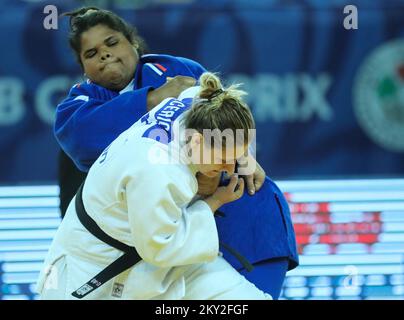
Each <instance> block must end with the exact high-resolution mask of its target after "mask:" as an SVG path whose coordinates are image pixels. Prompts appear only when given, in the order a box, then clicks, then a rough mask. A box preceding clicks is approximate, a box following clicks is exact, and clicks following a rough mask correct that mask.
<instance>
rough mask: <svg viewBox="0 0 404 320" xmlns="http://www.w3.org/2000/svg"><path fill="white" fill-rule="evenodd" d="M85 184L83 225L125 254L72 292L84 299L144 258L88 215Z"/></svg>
mask: <svg viewBox="0 0 404 320" xmlns="http://www.w3.org/2000/svg"><path fill="white" fill-rule="evenodd" d="M83 186H84V182H83V183H82V184H81V186H80V188H79V190H78V191H77V194H76V201H75V207H76V213H77V216H78V218H79V220H80V222H81V223H82V225H83V226H84V227H85V228H86V229H87V230H88V232H90V233H91V234H93V235H94V236H95V237H97V238H98V239H99V240H101V241H102V242H105V243H106V244H109V245H110V246H112V247H114V248H115V249H118V250H120V251H123V252H124V254H123V255H122V256H121V257H119V258H118V259H117V260H115V261H114V262H113V263H111V264H110V265H108V266H107V267H106V268H105V269H103V270H102V271H101V272H100V273H98V274H97V275H96V276H95V277H93V278H92V279H90V280H89V281H87V282H86V283H85V284H84V285H82V286H81V287H80V288H79V289H77V290H76V291H74V292H72V295H73V296H74V297H75V298H78V299H82V298H84V297H85V296H86V295H88V294H89V293H91V292H92V291H94V290H95V289H97V288H99V287H101V286H102V285H103V284H104V283H106V282H107V281H109V280H111V279H112V278H114V277H116V276H117V275H119V274H120V273H122V272H124V271H126V270H128V269H129V268H131V267H133V266H134V265H135V264H136V263H138V262H139V261H141V260H142V258H141V257H140V256H139V254H138V253H137V251H136V248H135V247H131V246H128V245H127V244H125V243H123V242H120V241H118V240H116V239H114V238H112V237H111V236H109V235H108V234H106V233H105V232H104V231H103V230H102V229H101V228H100V227H99V226H98V225H97V223H96V222H95V221H94V220H93V219H92V218H91V217H90V216H89V215H88V213H87V211H86V209H85V208H84V204H83ZM216 214H218V215H223V214H222V213H220V212H218V211H217V212H216ZM220 244H221V245H222V246H223V247H224V248H225V249H226V250H228V251H229V252H230V253H231V254H233V255H234V256H235V257H236V258H237V259H238V260H239V261H240V262H241V263H242V264H243V266H244V268H245V269H246V270H248V271H251V270H252V269H253V268H254V267H253V266H252V265H251V264H250V263H249V262H248V261H247V259H245V258H244V257H243V256H242V255H241V254H239V253H238V252H237V251H236V250H234V249H232V248H231V247H229V246H228V245H226V244H224V243H222V242H220Z"/></svg>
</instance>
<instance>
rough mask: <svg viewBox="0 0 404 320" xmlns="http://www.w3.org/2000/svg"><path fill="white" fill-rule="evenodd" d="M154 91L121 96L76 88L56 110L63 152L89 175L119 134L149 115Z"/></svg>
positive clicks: (92, 88)
mask: <svg viewBox="0 0 404 320" xmlns="http://www.w3.org/2000/svg"><path fill="white" fill-rule="evenodd" d="M150 89H151V87H145V88H141V89H139V90H133V91H128V92H125V93H123V94H121V95H119V94H118V93H114V92H113V91H110V90H107V89H104V88H101V87H100V86H97V85H95V84H87V83H83V84H79V85H76V86H74V87H73V88H72V89H71V90H70V93H69V95H68V97H67V98H66V99H65V100H64V101H63V102H62V103H60V104H59V105H58V106H57V109H56V121H55V127H54V131H55V135H56V139H57V140H58V142H59V144H60V146H61V147H62V149H63V150H64V151H65V152H66V153H67V154H68V155H69V156H70V157H71V158H72V159H73V161H74V163H75V164H76V166H77V167H78V168H79V169H80V170H82V171H88V169H89V168H90V166H91V165H92V164H93V162H94V161H95V160H96V159H97V158H98V156H99V155H100V154H101V153H102V151H103V150H104V149H105V148H106V147H107V146H108V145H109V144H110V143H111V142H112V141H113V140H114V139H116V138H117V137H118V136H119V134H121V133H122V132H123V131H125V130H126V129H128V128H129V127H130V126H131V125H132V124H133V123H134V122H136V121H137V120H138V119H139V118H140V117H141V116H142V115H143V114H144V113H146V101H147V93H148V91H149V90H150Z"/></svg>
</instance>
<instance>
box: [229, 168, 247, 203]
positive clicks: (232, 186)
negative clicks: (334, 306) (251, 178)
mask: <svg viewBox="0 0 404 320" xmlns="http://www.w3.org/2000/svg"><path fill="white" fill-rule="evenodd" d="M227 190H229V191H230V192H232V193H234V196H235V197H236V198H235V199H234V200H236V199H238V198H240V197H241V196H242V195H243V193H244V179H243V178H238V175H237V174H233V175H232V176H231V178H230V182H229V184H228V185H227Z"/></svg>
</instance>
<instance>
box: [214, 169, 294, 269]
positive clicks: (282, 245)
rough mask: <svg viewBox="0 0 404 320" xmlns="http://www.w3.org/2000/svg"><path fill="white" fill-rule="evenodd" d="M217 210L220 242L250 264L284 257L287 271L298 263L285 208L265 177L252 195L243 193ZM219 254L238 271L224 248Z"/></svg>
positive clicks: (289, 218) (278, 190) (275, 190)
mask: <svg viewBox="0 0 404 320" xmlns="http://www.w3.org/2000/svg"><path fill="white" fill-rule="evenodd" d="M219 211H220V212H222V213H223V214H224V215H225V216H224V217H220V216H219V217H217V218H216V223H217V229H218V232H219V235H220V240H221V242H223V243H225V244H227V245H229V246H230V247H232V248H234V249H236V250H237V251H238V252H239V253H240V254H241V255H243V256H244V257H245V258H247V260H248V261H249V262H250V263H252V264H255V263H257V262H261V261H265V260H268V259H271V258H279V257H285V258H288V259H289V266H288V269H289V270H291V269H293V268H295V267H296V266H297V265H298V264H299V259H298V254H297V246H296V239H295V232H294V229H293V224H292V221H291V217H290V212H289V206H288V204H287V202H286V199H285V197H284V196H283V193H282V192H281V190H280V189H279V188H278V186H277V185H276V184H275V183H274V182H273V181H272V180H270V179H269V178H268V177H267V178H266V179H265V182H264V184H263V185H262V187H261V189H260V190H259V191H257V192H256V193H255V195H253V196H250V195H248V194H247V192H244V195H243V196H242V197H241V198H240V199H238V200H236V201H233V202H230V203H227V204H225V205H223V206H222V207H221V208H220V209H219ZM221 251H223V256H224V258H225V259H226V260H227V261H228V262H229V263H230V264H231V265H232V266H233V267H234V268H236V269H240V268H242V265H241V263H240V261H239V260H237V259H236V258H235V256H234V255H232V254H230V253H229V252H228V251H226V249H224V248H221Z"/></svg>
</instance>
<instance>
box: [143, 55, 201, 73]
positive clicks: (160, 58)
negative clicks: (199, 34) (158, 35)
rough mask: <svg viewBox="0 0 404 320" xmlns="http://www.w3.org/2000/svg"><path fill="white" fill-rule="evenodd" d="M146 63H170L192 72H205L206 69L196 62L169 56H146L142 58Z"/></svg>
mask: <svg viewBox="0 0 404 320" xmlns="http://www.w3.org/2000/svg"><path fill="white" fill-rule="evenodd" d="M141 59H142V60H143V61H144V63H147V62H152V63H168V64H177V65H182V66H187V67H188V68H190V69H191V70H199V71H202V72H203V71H205V68H204V67H202V65H201V64H200V63H198V62H196V61H194V60H191V59H189V58H184V57H178V56H172V55H168V54H146V55H143V56H142V58H141Z"/></svg>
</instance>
